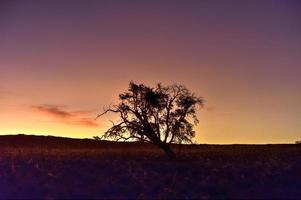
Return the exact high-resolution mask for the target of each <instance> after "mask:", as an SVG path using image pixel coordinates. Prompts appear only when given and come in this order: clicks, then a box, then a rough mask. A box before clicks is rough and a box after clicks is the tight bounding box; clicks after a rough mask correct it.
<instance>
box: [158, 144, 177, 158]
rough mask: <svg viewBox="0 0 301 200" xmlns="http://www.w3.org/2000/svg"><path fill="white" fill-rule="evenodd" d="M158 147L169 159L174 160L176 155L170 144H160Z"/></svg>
mask: <svg viewBox="0 0 301 200" xmlns="http://www.w3.org/2000/svg"><path fill="white" fill-rule="evenodd" d="M158 145H159V147H160V148H161V149H162V150H163V151H164V153H165V154H166V155H167V156H168V157H169V158H171V159H174V158H175V157H176V154H175V153H174V152H173V151H172V150H171V148H170V146H169V145H168V144H166V143H163V142H160V143H159V144H158Z"/></svg>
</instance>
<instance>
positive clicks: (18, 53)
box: [0, 0, 301, 144]
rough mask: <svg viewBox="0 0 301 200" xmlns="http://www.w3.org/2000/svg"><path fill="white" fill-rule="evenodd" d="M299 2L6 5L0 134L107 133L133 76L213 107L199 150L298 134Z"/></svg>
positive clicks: (58, 0) (2, 10) (0, 45)
mask: <svg viewBox="0 0 301 200" xmlns="http://www.w3.org/2000/svg"><path fill="white" fill-rule="evenodd" d="M300 10H301V3H300V1H297V0H296V1H291V0H285V1H276V0H274V1H270V0H265V1H262V0H253V1H240V0H239V1H231V0H229V1H215V0H208V1H193V0H188V1H176V0H171V1H155V0H154V1H130V0H122V1H117V0H116V1H105V0H99V1H93V0H89V1H84V0H82V1H77V0H72V1H71V0H69V1H66V0H51V1H50V0H49V1H47V0H45V1H38V0H36V1H31V0H28V1H23V0H19V1H15V0H7V1H5V0H4V1H3V0H2V1H0V134H3V135H4V134H18V133H24V134H37V135H38V134H41V135H55V136H64V137H74V138H91V137H93V136H96V135H99V136H101V135H102V134H103V132H104V131H105V130H106V129H108V128H109V127H110V125H111V122H110V121H109V120H110V119H112V120H116V119H118V118H117V117H118V116H114V115H108V116H104V117H102V118H100V119H98V120H94V118H95V116H96V115H97V114H98V113H100V112H101V111H102V110H103V107H104V106H108V105H110V104H111V103H113V104H114V103H118V94H119V93H122V92H124V91H125V90H127V88H128V84H129V82H130V81H131V80H133V81H135V82H137V83H144V84H146V85H150V86H155V84H156V83H158V82H160V83H162V84H164V85H170V84H173V83H177V84H183V85H185V86H186V87H187V88H188V89H190V90H191V91H192V92H194V93H195V94H197V95H198V96H202V97H203V98H204V99H205V100H206V103H205V107H204V108H203V109H199V110H198V118H199V120H200V123H199V124H198V125H197V126H196V127H195V130H196V132H197V135H196V138H195V142H196V143H209V144H212V143H216V144H233V143H247V144H250V143H256V144H257V143H258V144H262V143H292V142H295V141H296V140H300V139H301V123H300V121H301V106H300V102H301V78H300V75H301V12H300Z"/></svg>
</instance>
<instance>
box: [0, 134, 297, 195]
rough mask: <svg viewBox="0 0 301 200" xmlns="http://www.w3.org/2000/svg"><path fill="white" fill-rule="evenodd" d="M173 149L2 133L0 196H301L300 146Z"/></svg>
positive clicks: (0, 144)
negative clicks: (173, 155)
mask: <svg viewBox="0 0 301 200" xmlns="http://www.w3.org/2000/svg"><path fill="white" fill-rule="evenodd" d="M173 148H174V150H175V151H176V152H177V153H178V155H179V156H178V159H176V160H169V159H167V158H166V157H165V156H164V154H163V153H162V152H161V151H160V150H158V149H156V148H154V147H153V146H150V145H144V144H141V143H114V142H97V141H93V140H75V139H67V138H55V137H36V136H22V135H21V136H0V198H1V199H6V198H30V199H31V198H47V199H53V198H72V199H74V198H118V199H120V198H142V199H143V198H181V199H183V198H184V199H185V198H186V199H187V198H204V199H208V198H209V199H216V198H239V199H241V198H283V199H288V198H296V199H297V198H300V197H301V145H293V144H292V145H193V146H192V145H191V146H184V147H182V149H180V148H179V146H174V147H173Z"/></svg>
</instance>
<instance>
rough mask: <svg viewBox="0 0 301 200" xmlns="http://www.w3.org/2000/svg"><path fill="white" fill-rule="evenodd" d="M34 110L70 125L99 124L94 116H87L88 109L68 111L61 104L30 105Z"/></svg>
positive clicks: (91, 125)
mask: <svg viewBox="0 0 301 200" xmlns="http://www.w3.org/2000/svg"><path fill="white" fill-rule="evenodd" d="M31 108H32V109H33V110H34V111H37V112H40V113H42V114H45V115H47V116H49V117H52V118H54V119H55V120H56V121H58V122H62V123H65V124H71V125H81V126H87V127H97V126H99V125H98V124H97V123H96V121H95V120H94V118H89V117H87V115H88V114H89V113H90V111H69V110H67V107H66V106H62V105H48V104H43V105H34V106H31Z"/></svg>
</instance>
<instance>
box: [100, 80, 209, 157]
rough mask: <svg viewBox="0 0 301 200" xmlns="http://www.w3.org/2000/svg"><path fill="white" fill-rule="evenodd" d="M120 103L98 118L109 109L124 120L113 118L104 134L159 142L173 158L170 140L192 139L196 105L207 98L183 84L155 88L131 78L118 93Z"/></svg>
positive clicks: (105, 135)
mask: <svg viewBox="0 0 301 200" xmlns="http://www.w3.org/2000/svg"><path fill="white" fill-rule="evenodd" d="M119 100H120V103H119V104H117V105H114V106H110V107H109V108H107V109H104V112H103V113H101V114H99V115H98V116H97V117H96V118H99V117H100V116H102V115H104V114H106V113H108V112H113V113H118V114H119V115H120V118H121V120H120V121H119V122H118V123H116V124H115V123H114V122H112V124H113V126H112V127H111V128H110V129H108V130H107V131H106V132H105V133H104V135H103V138H112V139H114V140H117V141H119V140H124V141H126V140H135V141H143V142H149V143H152V144H155V145H157V146H158V147H160V148H161V149H163V150H164V152H165V153H166V154H167V156H169V157H170V158H173V157H175V153H174V152H173V151H172V150H171V148H170V146H169V144H171V143H179V144H181V143H192V138H193V137H194V136H195V131H194V130H193V125H196V124H197V123H198V119H197V117H196V106H197V105H200V106H203V104H204V100H203V98H201V97H196V96H195V95H194V94H193V93H191V92H190V91H189V90H188V89H187V88H186V87H184V86H182V85H176V84H174V85H171V86H162V85H161V84H157V85H156V87H155V88H151V87H148V86H145V85H144V84H136V83H134V82H130V84H129V88H128V91H127V92H124V93H122V94H120V95H119Z"/></svg>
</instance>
